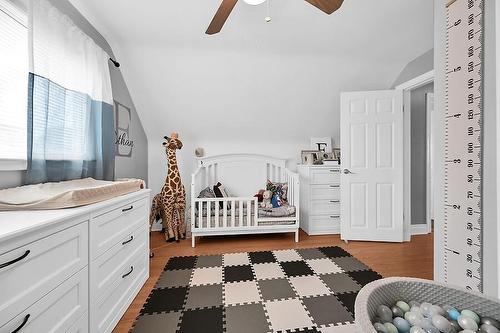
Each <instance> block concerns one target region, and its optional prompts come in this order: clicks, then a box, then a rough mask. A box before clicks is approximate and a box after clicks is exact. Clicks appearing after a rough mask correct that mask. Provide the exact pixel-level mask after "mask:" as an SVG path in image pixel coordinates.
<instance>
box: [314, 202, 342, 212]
mask: <svg viewBox="0 0 500 333" xmlns="http://www.w3.org/2000/svg"><path fill="white" fill-rule="evenodd" d="M339 213H340V200H339V199H332V200H313V201H311V211H310V214H311V215H326V214H333V215H335V214H336V215H338V214H339Z"/></svg>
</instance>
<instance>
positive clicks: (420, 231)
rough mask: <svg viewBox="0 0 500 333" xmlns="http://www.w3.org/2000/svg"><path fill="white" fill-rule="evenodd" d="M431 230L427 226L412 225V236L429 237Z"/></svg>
mask: <svg viewBox="0 0 500 333" xmlns="http://www.w3.org/2000/svg"><path fill="white" fill-rule="evenodd" d="M430 233H431V232H430V230H429V228H428V227H427V224H412V225H411V234H412V235H427V234H430Z"/></svg>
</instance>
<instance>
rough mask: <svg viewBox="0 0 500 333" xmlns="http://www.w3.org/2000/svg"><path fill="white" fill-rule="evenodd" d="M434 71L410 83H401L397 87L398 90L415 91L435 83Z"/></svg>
mask: <svg viewBox="0 0 500 333" xmlns="http://www.w3.org/2000/svg"><path fill="white" fill-rule="evenodd" d="M434 77H435V75H434V70H431V71H428V72H427V73H424V74H422V75H419V76H417V77H415V78H413V79H411V80H409V81H406V82H403V83H401V84H400V85H399V86H397V87H396V90H413V89H416V88H419V87H421V86H425V85H426V84H428V83H431V82H433V81H434Z"/></svg>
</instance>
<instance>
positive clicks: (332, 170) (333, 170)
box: [330, 169, 340, 172]
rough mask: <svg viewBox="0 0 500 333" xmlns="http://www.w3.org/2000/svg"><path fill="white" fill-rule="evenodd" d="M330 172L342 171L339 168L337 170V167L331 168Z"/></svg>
mask: <svg viewBox="0 0 500 333" xmlns="http://www.w3.org/2000/svg"><path fill="white" fill-rule="evenodd" d="M330 172H340V170H339V169H337V170H335V169H330Z"/></svg>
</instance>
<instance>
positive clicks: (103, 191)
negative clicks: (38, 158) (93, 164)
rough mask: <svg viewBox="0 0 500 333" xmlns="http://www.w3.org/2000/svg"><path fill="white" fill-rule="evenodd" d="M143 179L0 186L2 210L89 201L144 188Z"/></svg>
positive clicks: (79, 180) (31, 208)
mask: <svg viewBox="0 0 500 333" xmlns="http://www.w3.org/2000/svg"><path fill="white" fill-rule="evenodd" d="M144 187H145V184H144V181H143V180H141V179H121V180H117V181H104V180H95V179H93V178H85V179H77V180H69V181H63V182H58V183H44V184H36V185H26V186H21V187H16V188H9V189H5V190H0V211H2V210H3V211H5V210H40V209H59V208H70V207H78V206H83V205H88V204H92V203H96V202H100V201H104V200H107V199H111V198H114V197H117V196H120V195H124V194H127V193H131V192H135V191H138V190H140V189H141V188H144Z"/></svg>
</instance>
